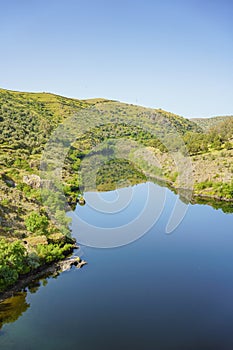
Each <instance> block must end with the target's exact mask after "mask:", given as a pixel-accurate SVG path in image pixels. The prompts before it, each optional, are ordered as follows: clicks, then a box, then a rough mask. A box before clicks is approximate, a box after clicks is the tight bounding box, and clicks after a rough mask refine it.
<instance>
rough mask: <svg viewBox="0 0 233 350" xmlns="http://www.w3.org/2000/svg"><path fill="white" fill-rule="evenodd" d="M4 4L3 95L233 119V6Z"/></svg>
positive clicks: (67, 1)
mask: <svg viewBox="0 0 233 350" xmlns="http://www.w3.org/2000/svg"><path fill="white" fill-rule="evenodd" d="M0 5H1V6H0V45H1V52H0V87H3V88H7V89H12V90H23V91H49V92H54V93H57V94H61V95H65V96H69V97H76V98H90V97H106V98H110V99H116V100H120V101H124V102H129V103H136V104H140V105H144V106H148V107H156V108H163V109H165V110H168V111H172V112H174V113H177V114H181V115H183V116H186V117H200V116H201V117H208V116H212V115H226V114H233V20H232V18H233V1H232V0H183V1H182V0H180V1H179V0H163V1H162V0H161V1H157V0H154V1H153V0H144V1H143V0H108V1H107V0H105V1H104V0H83V1H80V0H76V1H75V0H56V1H55V0H46V1H45V0H39V1H35V0H20V1H19V0H7V1H5V0H0Z"/></svg>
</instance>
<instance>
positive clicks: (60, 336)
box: [0, 184, 233, 350]
mask: <svg viewBox="0 0 233 350" xmlns="http://www.w3.org/2000/svg"><path fill="white" fill-rule="evenodd" d="M154 186H157V185H154ZM158 189H159V188H158ZM121 191H124V189H122V190H121ZM146 191H147V184H141V185H137V186H135V187H134V195H133V196H132V198H131V200H130V203H127V204H126V206H125V210H122V211H118V212H117V213H115V214H102V213H100V212H98V206H97V208H96V209H95V210H93V209H92V208H90V206H89V205H88V198H91V194H87V205H85V206H84V207H80V206H78V208H77V209H76V210H78V213H79V217H80V218H82V220H89V222H91V223H92V224H93V225H97V226H101V225H102V227H103V228H106V227H115V226H117V225H125V224H126V223H127V220H128V221H131V220H132V219H133V217H134V216H135V215H136V216H137V215H138V213H139V212H140V210H141V209H140V208H141V206H142V204H143V203H144V198H145V195H146ZM166 192H167V193H166V200H165V206H164V209H163V211H162V213H161V215H160V217H159V219H158V221H157V222H156V223H155V225H154V226H153V227H152V228H151V229H150V230H149V231H148V232H147V233H146V234H145V235H143V236H142V237H141V238H140V239H138V240H136V241H135V242H133V243H131V244H128V245H125V246H122V247H119V248H112V249H97V248H91V247H87V246H82V247H81V249H80V251H77V254H79V255H81V256H82V257H83V258H84V259H85V260H87V261H88V265H87V266H84V268H82V269H81V270H77V269H72V270H71V271H70V272H65V273H63V274H61V275H60V276H59V277H57V278H50V279H47V280H43V281H41V282H40V285H39V284H38V285H37V286H31V287H30V289H29V288H28V289H27V290H26V291H24V292H22V293H20V294H18V295H17V296H15V297H14V298H12V299H9V300H7V301H6V302H5V303H4V304H2V305H0V322H2V328H1V331H0V349H1V350H5V349H9V350H18V349H19V350H21V349H22V350H27V349H28V350H37V349H44V350H47V349H49V350H50V349H51V350H53V349H54V350H55V349H56V350H63V349H68V350H70V349H82V350H99V349H101V350H103V349H114V350H115V349H143V350H147V349H148V350H149V349H153V350H170V349H171V350H173V349H174V350H176V349H177V350H182V349H184V350H189V349H193V350H197V349H200V350H209V349H211V350H212V349H213V350H216V349H219V350H232V349H233V229H232V224H233V215H232V214H224V213H223V212H222V211H221V210H214V209H213V208H212V207H210V206H204V205H190V206H189V208H188V211H187V213H186V216H185V217H184V219H183V221H182V223H181V224H180V225H179V226H178V228H177V229H176V230H175V231H174V232H173V233H172V234H170V235H166V234H165V227H166V224H167V222H168V217H169V216H170V214H171V211H172V208H173V206H174V203H175V200H176V195H174V194H173V193H172V192H170V191H169V190H167V191H166ZM88 196H89V197H88ZM102 196H103V198H104V199H105V200H109V203H110V204H109V205H111V201H113V200H114V198H115V199H116V200H117V193H116V192H110V193H106V194H102ZM159 200H161V199H160V198H155V199H154V206H155V207H156V206H158V205H160V204H159V203H158V201H159ZM71 215H74V214H71ZM77 227H78V224H77ZM77 227H76V225H75V223H74V227H73V233H74V235H75V236H76V237H77V239H78V228H77ZM3 311H4V313H3ZM3 315H4V317H3ZM0 325H1V323H0Z"/></svg>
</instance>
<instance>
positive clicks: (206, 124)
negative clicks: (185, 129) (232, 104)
mask: <svg viewBox="0 0 233 350" xmlns="http://www.w3.org/2000/svg"><path fill="white" fill-rule="evenodd" d="M232 119H233V116H232V115H231V116H219V117H212V118H192V119H190V120H191V121H192V122H194V123H196V124H197V125H198V126H200V127H201V128H202V129H203V130H204V131H208V130H210V129H211V128H213V127H216V126H218V125H219V124H221V123H222V122H224V123H225V122H226V121H228V120H232Z"/></svg>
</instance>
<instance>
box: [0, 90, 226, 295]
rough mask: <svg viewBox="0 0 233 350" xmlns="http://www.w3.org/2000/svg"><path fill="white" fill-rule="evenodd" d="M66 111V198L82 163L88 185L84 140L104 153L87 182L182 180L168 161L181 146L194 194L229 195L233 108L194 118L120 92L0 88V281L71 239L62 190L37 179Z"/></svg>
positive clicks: (72, 197)
mask: <svg viewBox="0 0 233 350" xmlns="http://www.w3.org/2000/svg"><path fill="white" fill-rule="evenodd" d="M70 118H71V120H72V121H75V123H76V124H71V125H69V127H70V129H69V130H71V133H74V135H75V132H76V133H77V135H76V136H75V139H74V140H73V142H72V146H71V147H69V146H66V147H67V150H68V154H67V156H66V158H65V161H64V164H63V169H62V182H63V188H62V191H63V192H64V193H65V195H66V198H67V201H68V202H69V203H70V204H71V205H73V206H75V205H76V203H77V195H78V194H79V193H82V190H83V181H84V179H82V178H80V176H79V174H78V172H79V170H80V166H81V165H82V163H83V164H84V165H83V167H84V170H85V176H86V182H88V183H89V185H90V186H91V171H90V167H88V162H87V164H86V165H85V162H83V160H84V159H85V160H88V159H87V158H88V157H86V155H87V154H89V152H90V151H91V150H92V154H99V155H100V156H101V159H102V166H101V168H100V169H99V170H98V173H97V177H96V179H97V182H96V184H95V185H96V187H97V189H99V190H108V189H113V188H115V186H116V184H118V185H119V182H121V183H122V184H124V183H125V181H126V180H128V181H129V182H130V183H131V184H134V183H138V182H142V181H146V179H147V178H149V177H152V178H154V180H155V181H156V179H158V180H160V181H161V180H162V181H164V183H167V184H169V186H172V187H173V188H174V189H177V188H178V187H179V186H181V184H182V182H181V179H182V174H180V173H179V172H180V171H181V167H180V168H179V167H178V168H177V164H176V161H175V160H176V159H177V155H178V154H179V152H180V153H181V154H182V155H183V159H188V160H189V164H192V169H191V173H190V174H191V175H190V176H191V177H192V179H193V181H194V195H201V196H207V197H209V198H220V199H221V200H226V201H231V200H232V199H233V186H232V173H233V167H232V157H233V146H232V142H233V118H232V117H228V118H227V117H226V118H220V119H219V118H213V120H212V119H210V120H207V121H201V120H196V122H197V123H195V122H194V121H193V120H189V119H185V118H183V117H181V116H178V115H175V114H172V113H168V112H166V111H163V110H161V109H149V108H144V107H140V106H135V105H131V104H125V103H120V102H118V101H110V100H106V99H91V100H77V99H71V98H65V97H62V96H58V95H54V94H50V93H24V92H16V91H8V90H4V89H0V126H1V128H0V130H1V137H0V223H1V226H0V291H1V289H4V288H5V287H7V286H9V285H11V284H13V283H14V282H15V281H16V280H17V279H18V277H19V275H21V274H25V273H28V272H30V271H34V270H35V269H36V268H38V267H39V266H41V265H43V264H47V263H51V262H52V261H55V260H59V259H62V258H63V257H64V256H65V255H66V254H68V253H69V252H70V251H71V250H72V247H73V246H74V242H73V241H72V239H71V237H70V232H69V226H68V225H69V220H68V218H67V217H66V215H65V210H66V207H64V205H63V199H62V198H61V193H60V192H59V191H57V192H56V191H54V188H55V184H53V185H52V186H50V187H48V188H45V189H44V188H42V187H43V186H42V184H43V180H42V179H41V178H40V166H41V156H42V153H43V151H44V148H45V146H46V144H47V142H48V141H49V140H50V138H51V135H52V133H53V131H54V130H56V128H57V127H58V126H63V125H66V123H67V122H69V120H70ZM72 118H73V119H72ZM203 126H204V130H203ZM72 129H73V130H72ZM117 140H120V145H121V146H120V147H119V143H118V141H117ZM124 140H128V141H130V142H131V144H130V146H128V144H126V143H125V141H124ZM55 146H56V147H58V146H59V144H56V145H55ZM62 146H64V145H62ZM58 148H59V147H58ZM58 148H57V149H56V150H55V151H56V152H58ZM93 149H94V150H93ZM53 151H54V150H53V149H52V152H53ZM56 152H55V153H56ZM106 155H107V157H106ZM126 155H127V157H126ZM52 156H53V155H52ZM174 159H175V160H174ZM156 162H157V163H156ZM158 163H160V166H159V164H158ZM185 166H186V164H183V167H185ZM85 167H86V168H85ZM184 187H185V183H184ZM85 188H86V187H85ZM42 197H43V198H42ZM51 207H52V209H53V212H52V214H51V215H50V216H49V215H48V208H49V209H51ZM224 208H225V204H224ZM224 210H225V209H224ZM227 211H230V209H229V206H228V208H227ZM6 247H8V248H7V249H6Z"/></svg>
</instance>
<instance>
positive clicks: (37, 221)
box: [25, 212, 49, 234]
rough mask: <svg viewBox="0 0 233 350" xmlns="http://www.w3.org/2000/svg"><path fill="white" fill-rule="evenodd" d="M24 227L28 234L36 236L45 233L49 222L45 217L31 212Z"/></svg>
mask: <svg viewBox="0 0 233 350" xmlns="http://www.w3.org/2000/svg"><path fill="white" fill-rule="evenodd" d="M25 225H26V228H27V230H28V231H29V232H32V233H37V234H45V233H47V229H48V225H49V221H48V218H47V217H46V216H45V215H40V214H39V213H37V212H32V213H31V214H30V215H29V216H28V217H27V218H26V219H25Z"/></svg>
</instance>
